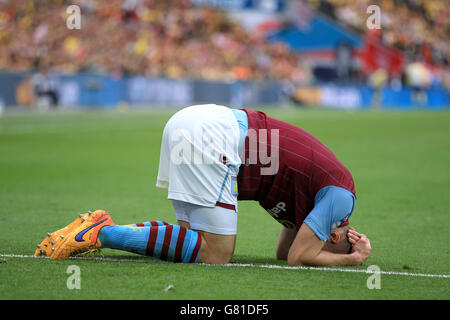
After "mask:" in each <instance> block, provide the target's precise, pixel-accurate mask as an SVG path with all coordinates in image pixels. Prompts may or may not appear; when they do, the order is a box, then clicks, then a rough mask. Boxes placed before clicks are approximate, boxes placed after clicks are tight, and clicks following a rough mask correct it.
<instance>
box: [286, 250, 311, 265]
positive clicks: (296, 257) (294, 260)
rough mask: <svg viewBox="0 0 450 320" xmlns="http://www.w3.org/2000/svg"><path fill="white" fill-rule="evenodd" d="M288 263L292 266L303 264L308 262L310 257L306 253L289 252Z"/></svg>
mask: <svg viewBox="0 0 450 320" xmlns="http://www.w3.org/2000/svg"><path fill="white" fill-rule="evenodd" d="M287 263H288V265H290V266H302V265H307V264H308V259H307V258H306V257H305V255H304V254H301V253H298V252H289V254H288V256H287Z"/></svg>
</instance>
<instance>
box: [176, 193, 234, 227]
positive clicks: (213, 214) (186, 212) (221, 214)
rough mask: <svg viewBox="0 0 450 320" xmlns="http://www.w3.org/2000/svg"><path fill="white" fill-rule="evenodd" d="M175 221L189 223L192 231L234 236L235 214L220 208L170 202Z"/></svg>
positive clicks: (232, 211)
mask: <svg viewBox="0 0 450 320" xmlns="http://www.w3.org/2000/svg"><path fill="white" fill-rule="evenodd" d="M172 205H173V208H174V210H175V215H176V216H177V220H181V221H185V222H189V224H190V227H191V229H192V230H201V231H206V232H210V233H215V234H221V235H235V234H236V231H237V213H236V212H235V211H234V210H230V209H225V208H222V207H213V208H208V207H203V206H199V205H196V204H191V203H187V202H182V201H178V200H172Z"/></svg>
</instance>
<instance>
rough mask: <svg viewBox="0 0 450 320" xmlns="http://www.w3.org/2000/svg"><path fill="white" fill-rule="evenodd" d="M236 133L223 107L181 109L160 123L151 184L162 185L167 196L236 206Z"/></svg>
mask: <svg viewBox="0 0 450 320" xmlns="http://www.w3.org/2000/svg"><path fill="white" fill-rule="evenodd" d="M240 134H241V133H240V130H239V125H238V122H237V120H236V117H235V116H234V114H233V112H232V111H231V109H229V108H227V107H224V106H219V105H214V104H208V105H197V106H191V107H187V108H184V109H181V110H180V111H178V112H177V113H175V114H174V115H173V116H172V117H171V118H170V119H169V121H168V122H167V124H166V126H165V128H164V132H163V137H162V142H161V153H160V161H159V169H158V178H157V183H156V186H157V187H160V188H167V189H168V199H170V200H178V201H183V202H187V203H191V204H196V205H199V206H204V207H210V208H212V207H215V206H221V207H224V208H228V209H233V210H235V211H236V212H237V175H238V172H239V166H240V164H241V159H240V157H239V150H238V149H239V138H240Z"/></svg>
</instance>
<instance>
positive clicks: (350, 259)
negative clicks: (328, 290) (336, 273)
mask: <svg viewBox="0 0 450 320" xmlns="http://www.w3.org/2000/svg"><path fill="white" fill-rule="evenodd" d="M323 245H324V241H322V240H320V239H319V238H318V237H317V236H316V234H315V233H314V231H313V230H312V229H311V228H310V227H309V226H308V225H307V224H306V223H303V224H302V226H301V227H300V230H299V231H298V233H297V235H296V237H295V239H294V241H293V242H292V245H291V247H290V249H289V253H288V257H287V261H288V264H289V265H312V266H342V265H348V266H357V265H360V264H362V263H363V262H364V261H365V260H366V259H367V258H368V257H369V255H370V251H371V248H370V242H369V240H368V239H367V237H366V236H365V235H361V237H360V238H359V239H358V240H356V241H355V243H354V244H353V246H352V253H350V254H338V253H332V252H329V251H325V250H322V248H323Z"/></svg>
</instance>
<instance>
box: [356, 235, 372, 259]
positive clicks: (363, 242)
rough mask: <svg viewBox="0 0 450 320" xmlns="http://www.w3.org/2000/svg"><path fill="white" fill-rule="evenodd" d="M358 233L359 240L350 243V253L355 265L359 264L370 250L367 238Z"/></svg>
mask: <svg viewBox="0 0 450 320" xmlns="http://www.w3.org/2000/svg"><path fill="white" fill-rule="evenodd" d="M360 235H361V237H360V238H359V240H357V241H356V242H355V244H352V254H353V255H354V256H355V260H356V261H355V262H356V264H357V265H360V264H362V263H363V262H364V261H366V260H367V259H368V258H369V256H370V253H371V252H372V247H371V246H370V241H369V239H368V238H367V237H366V235H364V234H360Z"/></svg>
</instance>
